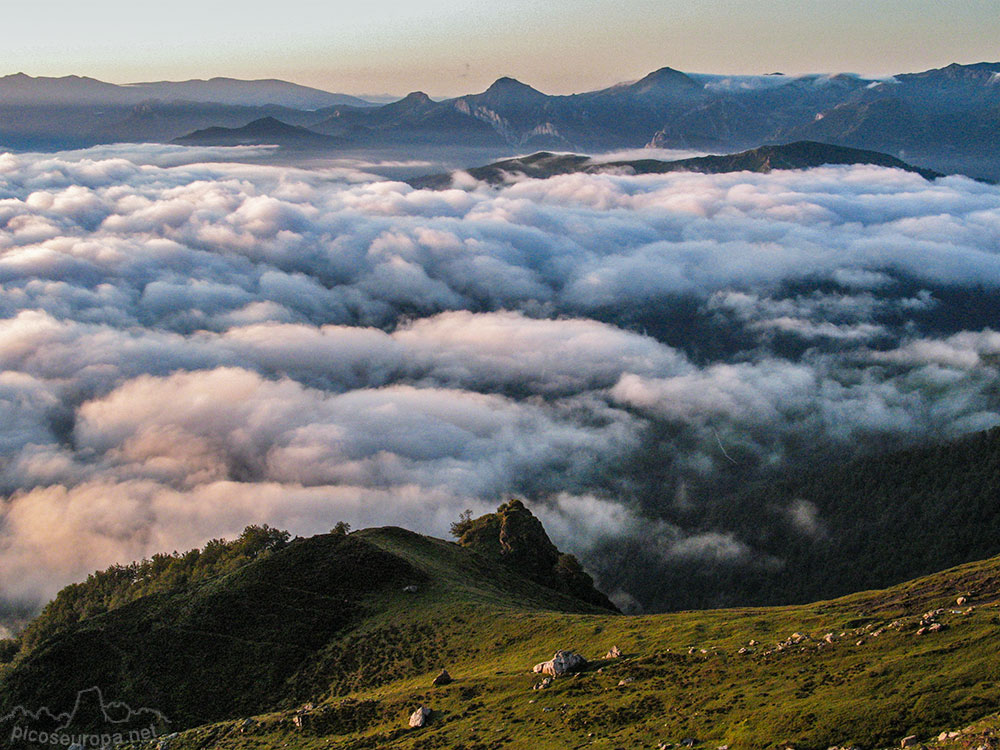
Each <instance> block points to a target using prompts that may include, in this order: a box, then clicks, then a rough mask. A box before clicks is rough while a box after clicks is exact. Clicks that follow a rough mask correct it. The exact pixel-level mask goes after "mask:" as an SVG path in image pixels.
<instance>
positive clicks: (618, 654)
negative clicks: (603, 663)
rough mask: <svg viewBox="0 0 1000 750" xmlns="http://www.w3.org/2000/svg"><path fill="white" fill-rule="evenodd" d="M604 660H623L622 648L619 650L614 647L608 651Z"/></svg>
mask: <svg viewBox="0 0 1000 750" xmlns="http://www.w3.org/2000/svg"><path fill="white" fill-rule="evenodd" d="M604 658H605V659H621V658H622V650H621V649H620V648H618V647H617V646H612V647H611V650H610V651H608V653H606V654H605V655H604Z"/></svg>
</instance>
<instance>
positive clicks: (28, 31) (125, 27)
mask: <svg viewBox="0 0 1000 750" xmlns="http://www.w3.org/2000/svg"><path fill="white" fill-rule="evenodd" d="M235 10H236V6H235V5H231V4H229V3H216V4H213V5H211V6H206V5H205V4H198V5H196V4H195V3H193V2H191V0H179V2H177V3H175V4H174V6H173V12H172V13H171V14H170V15H168V16H162V17H159V18H157V19H156V22H155V23H152V22H151V20H150V19H149V17H148V15H147V14H142V13H138V12H136V11H135V10H134V8H130V6H128V5H126V3H125V2H124V0H101V1H100V2H96V3H91V4H89V5H88V6H86V7H83V6H79V7H68V8H64V9H60V12H59V13H58V14H55V17H53V15H54V14H52V13H51V10H50V9H46V10H44V11H43V10H42V9H41V8H38V7H30V6H27V5H19V6H17V7H14V8H11V9H8V11H7V13H6V16H7V17H6V19H5V25H6V29H7V32H8V33H7V39H6V60H5V68H6V69H5V70H4V71H3V72H4V73H14V72H17V71H23V72H25V73H27V74H29V75H33V76H62V75H71V74H75V75H86V76H90V77H94V78H98V79H101V80H105V81H109V82H112V83H132V82H137V81H151V80H164V79H169V80H178V79H188V78H210V77H214V76H225V77H233V78H281V79H285V80H289V81H294V82H296V83H300V84H304V85H309V86H314V87H317V88H320V89H325V90H328V91H338V92H344V93H349V94H355V95H365V94H367V95H379V94H393V95H401V94H405V93H407V92H409V91H413V90H417V89H420V90H425V91H427V92H428V93H429V94H431V95H432V96H437V97H443V96H455V95H460V94H465V93H469V92H472V91H478V90H483V89H485V88H486V87H487V86H489V84H490V83H492V82H493V81H494V80H495V79H497V78H498V77H501V76H504V75H507V76H511V77H514V78H517V79H519V80H522V81H524V82H526V83H529V84H531V85H532V86H534V87H536V88H538V89H540V90H542V91H544V92H545V93H549V94H568V93H576V92H581V91H587V90H593V89H597V88H602V87H605V86H609V85H613V84H615V83H618V82H620V81H622V80H629V79H635V78H640V77H642V76H643V75H645V74H646V73H649V72H650V71H652V70H655V69H657V68H661V67H664V66H670V67H673V68H676V69H678V70H684V71H688V72H697V73H718V74H726V75H745V74H762V73H770V72H775V71H781V72H784V73H789V74H800V73H825V72H831V73H832V72H842V71H850V72H855V73H859V74H862V75H871V76H879V75H891V74H893V73H900V72H909V71H919V70H925V69H928V68H935V67H941V66H944V65H947V64H948V63H951V62H959V63H974V62H980V61H985V60H994V59H996V58H998V57H1000V55H998V53H997V46H996V43H995V40H996V39H997V38H1000V17H998V15H997V14H996V12H995V7H994V4H993V3H992V2H989V0H971V1H970V2H966V3H963V5H962V6H961V7H954V6H946V5H944V4H940V3H932V2H930V1H929V0H911V1H910V2H905V3H904V2H901V1H900V0H873V1H872V2H867V3H861V2H858V1H857V0H849V1H848V2H843V3H839V4H838V6H837V7H836V8H834V7H830V6H829V5H828V4H823V3H819V2H815V1H812V0H811V1H810V2H791V0H779V1H777V2H773V3H770V4H769V6H768V7H767V8H766V9H761V8H760V6H759V4H756V3H751V2H747V0H726V1H725V2H720V3H715V4H713V7H711V8H707V9H706V8H704V7H700V6H699V7H694V6H690V5H688V4H684V3H681V2H679V1H678V0H662V1H660V2H652V1H651V0H623V1H622V2H616V3H611V2H610V0H583V2H571V1H570V0H554V1H553V2H551V3H548V4H546V5H545V6H544V7H539V6H536V5H535V4H533V3H529V2H525V1H524V0H514V1H513V2H509V3H507V4H505V5H504V7H502V8H500V7H483V6H482V5H481V4H477V3H472V2H468V1H467V0H430V1H429V2H423V3H420V4H418V5H414V4H411V3H402V2H398V0H375V1H374V2H371V3H367V4H365V5H364V6H363V7H358V6H356V5H352V4H346V3H335V4H334V5H333V6H331V5H329V4H326V5H324V6H318V5H317V4H316V3H314V2H312V1H311V0H289V2H287V3H285V5H284V10H283V12H282V14H281V15H280V17H276V16H274V15H273V14H272V13H268V12H265V10H264V6H262V5H260V4H257V5H255V6H251V7H248V6H246V5H245V4H241V5H240V6H239V12H234V11H235ZM193 18H197V19H198V20H199V22H198V23H192V22H191V21H192V19H193ZM40 28H44V29H45V31H46V33H45V34H44V37H42V36H41V35H39V34H38V30H39V29H40ZM514 30H516V31H517V33H511V32H512V31H514ZM553 31H558V32H559V33H557V34H553ZM609 60H614V64H613V65H609V64H608V61H609Z"/></svg>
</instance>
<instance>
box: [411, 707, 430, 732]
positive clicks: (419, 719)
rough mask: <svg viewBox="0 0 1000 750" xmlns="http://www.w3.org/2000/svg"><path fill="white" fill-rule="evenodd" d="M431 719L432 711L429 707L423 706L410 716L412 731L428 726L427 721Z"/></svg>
mask: <svg viewBox="0 0 1000 750" xmlns="http://www.w3.org/2000/svg"><path fill="white" fill-rule="evenodd" d="M430 717H431V710H430V709H429V708H427V706H421V707H420V708H418V709H417V710H416V711H414V712H413V713H412V714H410V729H420V727H422V726H425V725H426V724H427V720H428V719H430Z"/></svg>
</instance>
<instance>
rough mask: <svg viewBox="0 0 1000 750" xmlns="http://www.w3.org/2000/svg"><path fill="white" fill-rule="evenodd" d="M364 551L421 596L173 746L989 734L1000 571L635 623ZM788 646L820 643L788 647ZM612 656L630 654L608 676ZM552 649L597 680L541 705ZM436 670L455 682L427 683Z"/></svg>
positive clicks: (808, 740) (382, 534)
mask: <svg viewBox="0 0 1000 750" xmlns="http://www.w3.org/2000/svg"><path fill="white" fill-rule="evenodd" d="M352 538H357V539H359V540H362V541H365V542H368V543H370V544H373V545H375V546H377V547H379V548H381V549H382V550H384V551H386V552H389V553H391V554H392V555H393V556H394V557H398V558H402V559H403V560H405V561H406V562H407V563H409V565H411V566H413V568H415V569H417V570H419V571H421V572H422V573H423V574H424V575H425V576H426V578H425V580H424V582H423V583H421V584H420V586H419V589H418V591H417V592H416V593H415V594H411V593H406V592H403V591H402V590H401V589H400V588H399V587H389V588H386V589H384V590H382V591H380V592H378V593H375V594H372V595H371V596H369V597H367V598H366V599H365V601H364V603H363V606H364V609H365V612H366V615H365V617H363V618H362V619H360V620H358V621H357V622H356V623H355V626H354V627H351V628H348V629H347V630H345V631H343V632H339V631H338V632H337V633H336V634H334V636H333V637H332V638H331V639H330V641H329V642H328V643H326V644H325V645H324V646H323V647H322V648H321V649H319V650H318V651H317V652H315V653H314V654H313V655H312V656H311V657H309V658H308V659H307V660H306V662H305V663H304V664H303V665H302V667H301V668H300V669H298V670H297V671H296V672H295V674H294V675H293V676H292V677H290V678H289V679H288V680H287V682H286V683H285V686H284V694H285V695H286V696H287V697H288V699H289V701H291V703H286V704H285V705H282V706H280V707H277V710H269V711H265V712H261V713H258V714H257V715H255V716H253V717H251V718H250V720H249V721H248V720H247V719H246V718H244V717H243V716H240V717H239V718H233V719H230V720H226V721H221V722H214V723H211V724H207V725H205V726H201V727H196V728H193V729H190V730H188V731H186V732H183V733H181V734H180V735H179V736H178V737H176V738H174V739H173V740H172V741H171V743H170V748H171V750H183V749H187V748H191V749H193V748H209V747H212V748H302V749H303V750H304V749H307V748H308V749H312V748H317V749H318V748H384V747H390V748H412V749H413V750H422V749H427V748H457V747H462V748H470V749H473V750H479V749H484V748H522V747H532V748H537V749H538V750H544V749H545V748H577V747H595V748H619V747H621V748H633V747H656V746H657V745H658V744H659V743H661V742H663V743H668V744H676V743H680V742H681V740H683V739H685V738H692V739H695V740H697V742H698V743H699V746H704V747H708V748H716V747H719V746H722V745H729V746H730V747H732V748H734V750H735V749H736V748H768V747H785V746H791V747H795V748H797V749H798V750H808V749H809V748H819V749H820V750H822V749H824V748H828V747H831V746H834V745H838V746H844V745H857V746H860V747H862V748H872V747H889V746H898V742H899V740H900V738H902V737H904V736H907V735H911V734H916V735H918V737H920V738H921V739H922V740H928V741H930V740H931V739H933V738H934V737H936V736H937V735H938V734H939V733H940V732H942V731H949V730H955V729H959V728H962V727H965V726H967V725H970V724H973V723H974V722H980V723H981V726H980V730H977V731H980V733H983V732H987V731H990V727H995V726H997V719H996V716H995V714H996V712H997V710H998V707H1000V648H998V647H1000V609H998V605H997V603H996V602H997V600H998V599H1000V560H998V559H992V560H988V561H983V562H980V563H974V564H971V565H965V566H962V567H959V568H956V569H953V570H949V571H945V572H944V573H940V574H938V575H935V576H930V577H927V578H924V579H919V580H917V581H913V582H910V583H907V584H903V585H901V586H897V587H894V588H892V589H888V590H886V591H876V592H864V593H860V594H855V595H852V596H848V597H845V598H842V599H837V600H833V601H828V602H819V603H815V604H811V605H807V606H794V607H778V608H754V609H733V610H712V611H701V612H680V613H674V614H665V615H656V616H623V615H613V614H600V613H598V611H596V610H595V611H592V612H590V611H579V610H580V609H581V607H580V605H579V604H576V603H574V602H572V600H568V599H565V598H563V597H560V596H559V595H558V594H555V593H553V592H548V591H546V590H544V589H541V588H540V587H538V586H536V585H535V584H532V583H531V582H530V581H526V580H517V577H516V576H512V575H510V574H508V575H507V576H506V577H505V578H504V577H498V575H500V574H501V571H499V570H498V569H496V568H495V567H493V566H492V564H490V563H488V562H487V561H485V560H482V559H478V558H475V557H472V556H470V555H469V554H468V552H467V551H465V550H462V549H461V548H459V547H458V546H456V545H453V544H449V543H446V542H442V541H440V540H429V539H426V538H424V537H419V536H417V535H414V534H410V533H409V532H402V531H400V530H392V529H373V530H366V531H363V532H357V533H356V534H354V535H352ZM959 595H970V604H973V605H975V608H974V610H973V611H972V612H970V613H965V609H966V608H965V607H962V608H959V607H957V606H955V600H956V597H957V596H959ZM939 608H942V609H944V610H945V611H944V612H943V613H942V614H940V615H939V616H938V617H937V618H936V619H937V621H939V622H940V623H942V624H943V625H945V626H946V627H945V628H944V629H943V630H941V631H940V632H935V633H927V634H924V635H916V631H917V628H918V627H919V624H920V616H921V615H922V614H923V613H925V612H927V611H929V610H936V609H939ZM584 609H586V608H585V607H584ZM574 610H577V611H574ZM793 633H800V634H803V635H806V636H809V638H808V639H805V640H803V641H802V642H801V643H797V644H794V645H789V646H787V647H783V648H781V649H778V648H777V644H778V643H780V642H785V641H787V639H788V638H789V637H790V636H791V635H792V634H793ZM828 633H833V634H834V638H833V639H832V640H833V642H832V643H827V642H825V641H824V640H823V636H824V635H826V634H828ZM842 634H843V635H842ZM751 640H754V641H756V642H758V645H756V646H753V647H748V643H749V642H750V641H751ZM612 645H617V646H619V647H620V648H621V649H622V651H623V652H624V653H625V657H624V658H622V659H620V660H615V661H602V659H601V657H602V655H603V654H604V653H605V652H606V651H607V650H608V649H609V648H610V647H611V646H612ZM560 648H568V649H572V650H576V651H578V652H580V653H582V654H583V655H584V656H586V657H587V658H588V659H590V660H592V662H593V663H592V667H591V669H590V670H588V671H586V672H584V673H583V674H581V675H580V676H577V677H564V678H559V679H557V680H556V681H555V683H554V684H553V686H552V687H550V688H549V689H546V690H533V689H532V688H533V686H534V685H535V683H536V682H537V681H538V677H537V675H534V674H532V673H531V672H530V668H531V666H532V665H533V664H535V663H536V662H539V661H542V660H544V659H547V658H549V657H551V655H552V653H553V652H554V651H555V650H557V649H560ZM741 648H748V652H747V653H744V654H740V653H739V650H740V649H741ZM442 667H447V669H448V671H449V672H450V673H451V675H452V676H453V677H455V678H456V681H455V682H454V683H452V684H450V685H447V686H443V687H433V686H431V680H432V678H433V677H434V675H435V674H436V673H437V672H438V671H439V670H440V669H441V668H442ZM622 681H627V684H625V685H620V684H619V683H620V682H622ZM307 701H308V702H309V703H310V704H311V708H309V709H308V710H304V709H303V705H304V704H306V703H307ZM420 705H426V706H429V707H431V708H432V709H433V711H434V713H433V716H432V719H431V722H430V723H429V725H428V726H427V727H425V728H423V729H418V730H410V729H408V728H407V717H408V715H409V714H410V713H411V712H412V711H413V710H414V709H415V708H417V707H418V706H420ZM297 716H298V717H299V718H298V719H296V717H297ZM991 717H992V718H991ZM990 722H993V723H992V724H991V723H990ZM967 736H970V737H971V736H973V734H969V735H967ZM975 736H979V735H975ZM946 745H947V743H946ZM947 746H948V747H952V746H954V742H952V744H951V745H947ZM963 747H964V745H963Z"/></svg>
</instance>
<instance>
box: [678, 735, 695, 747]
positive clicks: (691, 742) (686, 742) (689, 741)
mask: <svg viewBox="0 0 1000 750" xmlns="http://www.w3.org/2000/svg"><path fill="white" fill-rule="evenodd" d="M697 744H698V740H696V739H695V738H694V737H685V738H684V739H683V740H681V747H694V746H695V745H697Z"/></svg>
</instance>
